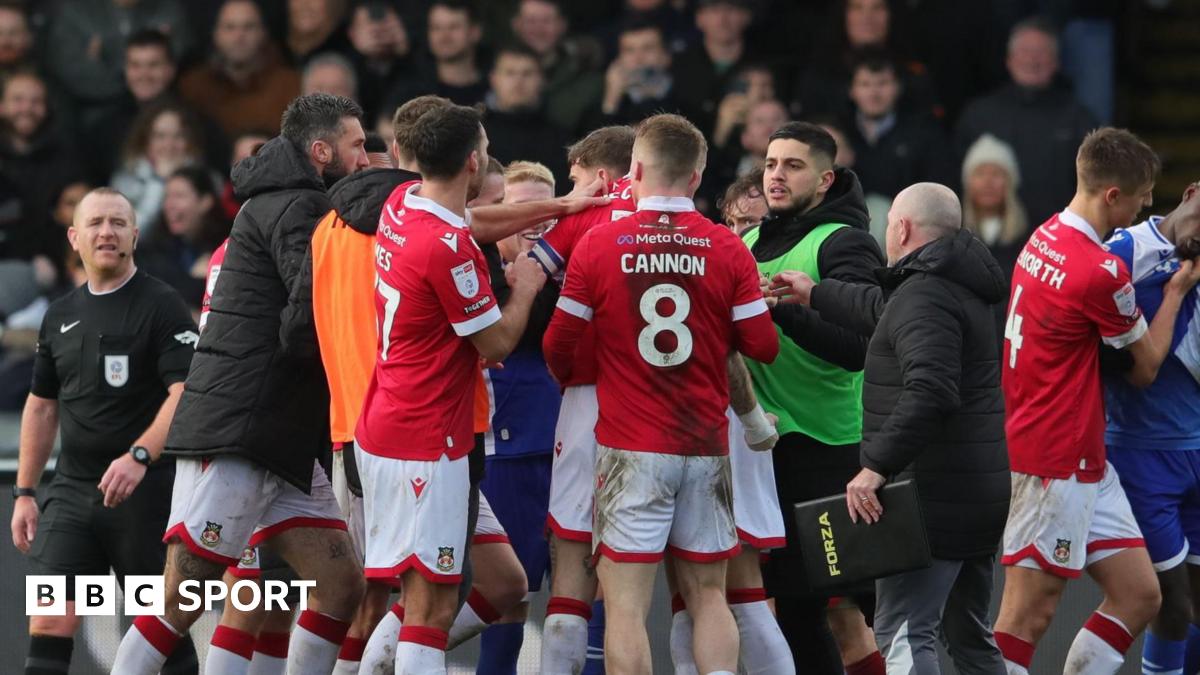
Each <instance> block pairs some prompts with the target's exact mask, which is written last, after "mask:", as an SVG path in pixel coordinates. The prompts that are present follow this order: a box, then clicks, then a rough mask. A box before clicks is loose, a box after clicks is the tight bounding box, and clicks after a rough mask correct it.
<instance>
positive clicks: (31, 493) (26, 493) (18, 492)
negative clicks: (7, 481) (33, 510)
mask: <svg viewBox="0 0 1200 675" xmlns="http://www.w3.org/2000/svg"><path fill="white" fill-rule="evenodd" d="M20 497H33V498H35V499H36V498H37V490H35V489H33V488H23V487H17V486H16V485H14V486H13V499H17V498H20Z"/></svg>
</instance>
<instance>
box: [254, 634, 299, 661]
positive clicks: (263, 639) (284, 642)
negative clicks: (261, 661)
mask: <svg viewBox="0 0 1200 675" xmlns="http://www.w3.org/2000/svg"><path fill="white" fill-rule="evenodd" d="M290 639H291V636H290V635H288V634H287V633H265V632H262V633H259V634H258V639H257V640H256V641H255V642H254V651H256V652H261V653H263V654H266V655H267V656H270V657H273V658H276V659H286V658H287V654H288V640H290Z"/></svg>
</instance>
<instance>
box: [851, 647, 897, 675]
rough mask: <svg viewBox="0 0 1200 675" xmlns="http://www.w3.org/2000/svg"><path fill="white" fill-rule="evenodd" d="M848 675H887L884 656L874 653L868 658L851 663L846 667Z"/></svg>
mask: <svg viewBox="0 0 1200 675" xmlns="http://www.w3.org/2000/svg"><path fill="white" fill-rule="evenodd" d="M846 675H887V664H885V663H884V661H883V654H880V653H879V652H873V653H872V654H871V655H870V656H868V657H867V658H865V659H863V660H861V661H855V662H854V663H851V664H850V665H848V666H846Z"/></svg>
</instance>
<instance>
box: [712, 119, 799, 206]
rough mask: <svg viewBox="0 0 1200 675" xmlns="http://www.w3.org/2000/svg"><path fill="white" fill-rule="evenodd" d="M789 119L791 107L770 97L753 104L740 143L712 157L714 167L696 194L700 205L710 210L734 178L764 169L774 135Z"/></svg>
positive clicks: (731, 145) (739, 139)
mask: <svg viewBox="0 0 1200 675" xmlns="http://www.w3.org/2000/svg"><path fill="white" fill-rule="evenodd" d="M787 121H788V118H787V108H784V107H783V104H782V103H780V102H779V101H776V100H774V99H768V100H765V101H761V102H759V103H756V104H754V105H753V106H751V107H750V109H749V112H748V113H747V115H746V125H745V126H744V127H743V128H742V133H741V135H740V136H739V137H738V143H737V145H733V144H730V145H729V146H728V147H726V148H725V149H724V150H723V151H721V152H719V153H714V155H715V156H714V157H712V158H711V159H709V163H710V164H712V168H711V169H709V170H708V171H706V172H705V174H706V175H705V176H704V177H703V183H702V186H701V188H700V190H699V191H697V193H696V208H698V209H701V210H704V211H707V210H708V207H709V206H711V205H712V204H713V203H714V202H715V201H716V198H717V195H719V194H721V191H722V190H724V189H725V187H726V186H728V185H729V184H730V183H732V182H733V181H734V180H737V178H739V177H740V176H745V175H747V174H749V173H753V172H754V171H761V170H762V167H763V162H764V161H765V160H766V156H767V145H768V144H769V143H770V140H771V134H772V133H774V132H775V130H776V129H778V128H779V127H781V126H783V125H784V123H786V122H787Z"/></svg>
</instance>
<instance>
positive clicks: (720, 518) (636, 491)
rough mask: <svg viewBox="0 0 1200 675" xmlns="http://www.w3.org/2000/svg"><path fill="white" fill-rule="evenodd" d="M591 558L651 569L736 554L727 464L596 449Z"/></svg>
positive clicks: (722, 460) (723, 459)
mask: <svg viewBox="0 0 1200 675" xmlns="http://www.w3.org/2000/svg"><path fill="white" fill-rule="evenodd" d="M596 448H597V457H596V515H595V520H594V521H593V551H594V553H595V554H596V555H602V556H604V557H606V558H608V559H610V560H613V561H614V562H636V563H653V562H658V561H659V560H662V557H663V552H664V551H670V553H671V555H673V556H675V557H677V558H682V559H684V560H689V561H692V562H717V561H720V560H725V559H727V558H732V557H733V556H735V555H737V553H738V550H739V548H740V546H739V545H738V541H737V533H736V531H735V529H734V525H733V495H732V490H733V481H732V478H731V477H730V471H729V457H727V456H723V457H688V456H684V455H668V454H661V453H656V452H634V451H630V450H618V449H616V448H610V447H607V446H604V445H597V446H596Z"/></svg>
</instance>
